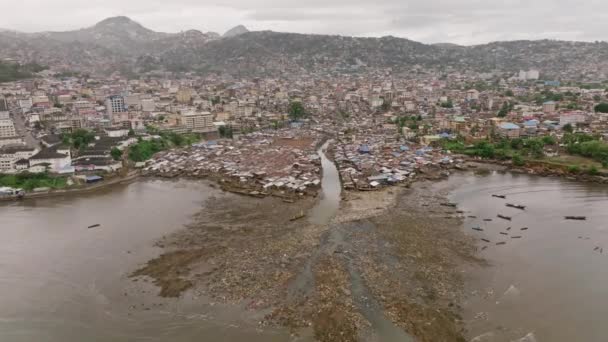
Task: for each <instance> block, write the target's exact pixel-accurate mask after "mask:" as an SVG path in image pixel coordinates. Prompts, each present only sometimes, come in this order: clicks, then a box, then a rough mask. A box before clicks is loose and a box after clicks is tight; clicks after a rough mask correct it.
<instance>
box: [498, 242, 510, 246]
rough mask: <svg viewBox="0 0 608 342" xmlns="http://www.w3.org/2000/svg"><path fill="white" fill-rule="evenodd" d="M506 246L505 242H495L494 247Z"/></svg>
mask: <svg viewBox="0 0 608 342" xmlns="http://www.w3.org/2000/svg"><path fill="white" fill-rule="evenodd" d="M506 244H507V243H506V242H497V243H496V246H500V245H506Z"/></svg>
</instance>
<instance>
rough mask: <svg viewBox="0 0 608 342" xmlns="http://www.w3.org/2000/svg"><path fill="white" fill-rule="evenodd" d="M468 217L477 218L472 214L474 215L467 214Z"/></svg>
mask: <svg viewBox="0 0 608 342" xmlns="http://www.w3.org/2000/svg"><path fill="white" fill-rule="evenodd" d="M468 217H469V218H477V216H474V215H469V216H468Z"/></svg>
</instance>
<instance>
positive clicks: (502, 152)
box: [443, 137, 556, 166]
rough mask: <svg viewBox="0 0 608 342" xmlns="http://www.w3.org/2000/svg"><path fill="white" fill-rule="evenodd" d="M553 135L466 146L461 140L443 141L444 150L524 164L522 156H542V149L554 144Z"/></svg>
mask: <svg viewBox="0 0 608 342" xmlns="http://www.w3.org/2000/svg"><path fill="white" fill-rule="evenodd" d="M555 144H556V142H555V139H554V138H553V137H543V138H527V139H521V138H517V139H511V140H509V139H501V140H499V141H498V142H496V143H492V142H490V141H487V140H482V141H478V142H476V143H475V144H473V145H468V146H466V145H465V144H464V142H462V141H461V140H456V141H450V140H445V141H444V142H443V148H444V149H446V150H450V151H454V152H457V153H462V154H465V155H469V156H476V157H481V158H484V159H499V160H509V159H511V160H513V163H514V164H516V165H517V164H519V165H518V166H521V165H523V164H524V160H523V156H527V157H531V158H542V157H543V156H544V152H543V149H544V147H545V146H547V145H555Z"/></svg>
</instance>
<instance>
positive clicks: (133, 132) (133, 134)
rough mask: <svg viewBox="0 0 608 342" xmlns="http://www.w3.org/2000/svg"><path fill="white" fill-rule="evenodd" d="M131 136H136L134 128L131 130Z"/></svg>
mask: <svg viewBox="0 0 608 342" xmlns="http://www.w3.org/2000/svg"><path fill="white" fill-rule="evenodd" d="M129 136H130V137H132V136H135V131H134V130H133V129H132V128H131V129H130V130H129Z"/></svg>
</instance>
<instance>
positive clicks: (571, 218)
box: [565, 216, 587, 221]
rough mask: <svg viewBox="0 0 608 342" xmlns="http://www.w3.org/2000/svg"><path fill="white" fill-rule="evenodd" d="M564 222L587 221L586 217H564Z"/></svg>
mask: <svg viewBox="0 0 608 342" xmlns="http://www.w3.org/2000/svg"><path fill="white" fill-rule="evenodd" d="M565 218H566V220H575V221H585V220H586V219H587V217H586V216H566V217H565Z"/></svg>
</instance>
